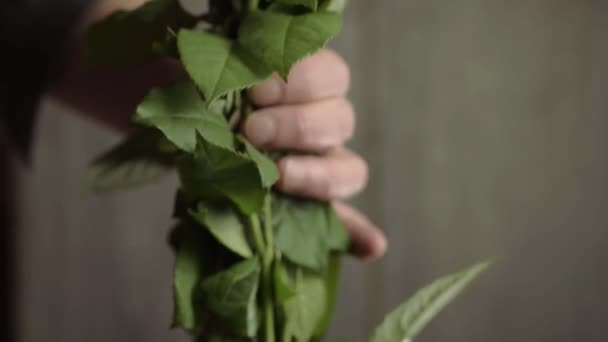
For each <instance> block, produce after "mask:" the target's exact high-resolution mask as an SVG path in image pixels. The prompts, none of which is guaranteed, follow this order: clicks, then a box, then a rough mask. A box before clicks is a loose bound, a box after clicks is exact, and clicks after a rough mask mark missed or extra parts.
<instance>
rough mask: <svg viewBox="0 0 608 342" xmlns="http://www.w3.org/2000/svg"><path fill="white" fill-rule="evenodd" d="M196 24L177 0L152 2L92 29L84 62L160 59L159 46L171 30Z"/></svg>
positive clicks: (137, 62)
mask: <svg viewBox="0 0 608 342" xmlns="http://www.w3.org/2000/svg"><path fill="white" fill-rule="evenodd" d="M195 23H196V19H195V18H193V17H192V16H190V15H189V14H188V13H186V12H185V11H184V10H183V9H182V7H181V5H180V4H179V1H177V0H152V1H148V2H146V3H145V4H143V5H142V6H141V7H139V8H137V9H135V10H133V11H122V10H121V11H117V12H114V13H113V14H112V15H110V16H109V17H108V18H107V19H105V20H103V21H101V22H99V23H96V24H94V25H93V26H92V27H91V28H90V30H89V32H88V37H87V39H86V45H85V49H84V53H83V54H84V59H85V61H87V62H89V63H106V64H118V65H129V64H139V63H144V62H149V61H151V60H154V59H156V58H158V57H160V55H159V54H158V53H157V50H156V48H155V46H157V45H158V44H162V43H163V42H164V41H165V40H166V37H167V32H168V30H169V29H176V28H179V27H189V26H192V25H194V24H195Z"/></svg>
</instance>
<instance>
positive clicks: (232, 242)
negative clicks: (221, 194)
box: [190, 204, 253, 258]
mask: <svg viewBox="0 0 608 342" xmlns="http://www.w3.org/2000/svg"><path fill="white" fill-rule="evenodd" d="M190 214H191V215H192V217H193V218H194V220H195V221H196V222H198V223H199V224H201V225H203V226H205V228H207V229H208V230H209V232H210V233H211V234H212V235H213V236H214V237H215V238H216V239H217V240H218V241H219V242H220V243H221V244H222V245H224V246H225V247H226V248H228V249H229V250H231V251H233V252H234V253H236V254H238V255H240V256H242V257H244V258H250V257H252V256H253V251H252V250H251V247H250V246H249V241H248V239H247V233H246V231H245V225H244V224H243V222H241V220H240V218H239V216H238V213H237V212H236V211H235V210H233V209H232V208H230V207H228V206H224V207H217V206H212V205H203V204H200V205H199V207H198V209H197V210H196V211H194V210H193V211H191V212H190Z"/></svg>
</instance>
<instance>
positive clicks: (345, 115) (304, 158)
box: [243, 50, 387, 259]
mask: <svg viewBox="0 0 608 342" xmlns="http://www.w3.org/2000/svg"><path fill="white" fill-rule="evenodd" d="M349 86H350V72H349V68H348V66H347V64H346V63H345V61H344V60H343V59H342V58H341V57H340V56H338V55H337V54H336V53H335V52H333V51H331V50H322V51H320V52H318V53H316V54H314V55H312V56H310V57H307V58H305V59H304V60H302V61H300V62H299V63H298V64H296V66H294V68H293V70H292V71H291V73H290V74H289V77H288V82H287V83H285V82H283V81H282V80H281V79H280V78H279V77H278V76H273V77H271V78H270V79H268V80H266V81H265V82H264V83H262V84H260V85H258V86H256V87H254V88H253V89H252V90H251V92H250V97H251V99H252V101H253V102H254V104H255V105H257V106H258V107H259V108H260V109H258V110H257V111H255V112H254V113H253V114H252V115H251V116H250V117H249V118H248V119H247V121H246V122H245V124H244V125H243V132H244V133H245V135H246V136H247V138H248V139H249V140H250V141H251V142H252V143H253V144H254V145H256V146H258V147H260V148H262V149H266V150H273V149H283V150H285V149H288V150H297V151H304V152H310V153H314V155H290V156H287V157H284V158H282V159H280V160H279V161H278V167H279V171H280V174H281V177H280V179H279V182H278V183H277V185H276V186H277V188H278V189H279V190H280V191H282V192H285V193H288V194H293V195H297V196H306V197H311V198H316V199H321V200H327V201H332V203H333V204H334V208H335V210H336V212H337V214H338V216H339V217H340V218H341V220H342V222H343V223H344V224H345V226H346V228H347V230H348V232H349V235H350V238H351V242H352V249H353V252H354V253H355V254H356V255H358V256H360V257H362V258H366V259H373V258H377V257H380V256H382V255H383V254H384V252H385V250H386V247H387V242H386V239H385V237H384V235H383V234H382V232H381V231H380V229H378V227H376V226H375V225H374V224H373V223H372V222H371V221H370V220H369V219H367V218H366V217H365V216H364V215H363V214H361V213H360V212H358V211H357V210H355V209H354V208H352V207H350V206H349V205H347V204H345V203H344V202H343V200H345V199H347V198H349V197H351V196H353V195H356V194H357V193H359V192H360V191H361V190H363V189H364V188H365V185H366V183H367V177H368V168H367V163H366V162H365V160H364V159H363V158H361V157H360V156H359V155H357V154H356V153H354V152H353V151H351V150H349V149H348V148H346V147H345V146H344V144H345V143H346V142H347V141H348V140H349V139H350V138H351V137H352V136H353V133H354V130H355V113H354V110H353V106H352V105H351V103H350V101H349V100H348V99H347V98H346V94H347V92H348V89H349Z"/></svg>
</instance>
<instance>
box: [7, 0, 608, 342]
mask: <svg viewBox="0 0 608 342" xmlns="http://www.w3.org/2000/svg"><path fill="white" fill-rule="evenodd" d="M606 18H608V2H605V1H594V0H579V1H572V0H508V1H507V0H462V1H447V0H443V1H440V0H377V1H373V2H372V1H353V2H352V4H351V6H350V7H349V9H348V12H347V16H346V23H345V31H344V33H343V34H342V35H341V37H340V38H339V39H338V41H337V42H336V43H335V47H336V48H337V49H338V50H339V51H340V52H342V53H343V54H344V55H345V56H346V58H347V59H348V60H349V62H350V63H351V65H352V69H353V81H354V87H353V90H352V93H351V94H352V98H353V100H354V102H355V103H356V106H357V109H358V112H359V133H358V135H357V137H356V139H355V141H354V143H353V145H354V146H355V148H356V149H357V150H358V151H360V152H361V153H363V154H364V155H365V156H366V157H367V158H368V160H369V161H370V163H371V167H372V179H371V184H370V187H369V189H368V190H367V192H366V193H365V194H364V195H363V196H361V197H360V198H359V199H358V200H357V203H358V205H359V206H360V207H361V208H364V209H365V210H366V211H367V212H368V213H369V214H370V215H371V216H372V217H373V218H374V219H375V220H376V221H377V222H378V223H380V224H381V225H382V226H383V227H384V228H385V229H386V231H387V234H388V236H389V238H390V242H391V250H390V253H389V254H388V255H387V257H386V258H385V260H384V261H383V262H380V263H375V264H362V263H360V262H357V261H353V260H349V261H348V262H347V265H346V269H345V276H344V278H343V281H342V292H341V299H340V308H339V309H338V312H337V316H336V319H335V324H334V327H333V331H332V335H333V336H349V337H352V338H353V340H354V341H365V340H366V338H367V336H368V335H369V332H370V331H371V329H372V328H373V326H374V325H375V324H376V323H377V322H378V321H379V320H380V319H381V317H382V315H383V313H384V312H385V311H386V310H388V309H389V308H391V307H393V306H394V305H396V304H397V303H398V302H399V301H400V300H401V299H403V298H405V297H407V296H409V295H410V294H411V293H412V292H413V291H414V290H415V289H416V288H418V287H419V286H421V285H423V284H425V283H427V282H429V281H430V280H432V279H434V278H435V277H437V276H439V275H442V274H445V273H450V272H453V271H456V270H459V269H460V268H463V267H465V266H467V265H469V264H471V263H474V262H476V261H478V260H480V259H487V258H493V259H494V260H495V262H496V263H495V266H494V267H493V269H492V270H491V271H490V272H489V273H487V274H486V275H485V276H484V277H483V278H482V279H481V280H480V281H479V282H478V283H476V285H475V286H474V287H473V288H472V289H471V290H470V291H469V292H467V294H466V295H465V296H464V297H462V298H461V299H459V300H458V301H457V302H456V303H455V304H454V305H453V306H451V307H450V308H449V309H448V310H447V311H446V312H445V313H444V314H442V315H441V316H440V317H439V318H438V319H437V320H436V321H435V322H434V323H433V324H432V325H431V326H429V328H428V330H427V331H426V332H425V333H424V335H423V336H421V338H420V339H419V340H418V341H421V342H432V341H463V342H465V341H466V342H470V341H480V342H484V341H493V342H501V341H505V342H507V341H508V342H511V341H535V342H536V341H546V342H561V341H564V342H570V341H586V342H589V341H605V340H606V339H608V327H607V326H606V324H605V321H606V318H605V317H606V316H607V314H608V274H607V267H606V262H607V261H608V153H606V148H607V147H608V135H607V134H606V133H605V131H606V129H607V128H608V116H607V115H606V112H607V111H608V96H607V95H608V94H607V92H608V89H607V87H606V85H605V80H606V79H608V20H607V19H606ZM117 87H120V85H117ZM38 133H39V134H38V142H37V148H36V152H35V168H34V170H33V171H24V170H22V171H21V172H20V175H21V176H20V179H19V185H18V187H19V191H18V198H17V199H16V202H15V203H17V207H18V217H17V219H18V224H19V237H18V238H19V239H18V241H19V243H18V248H17V250H18V255H17V260H18V264H17V267H18V275H19V276H18V285H17V288H18V290H19V296H18V303H19V305H18V308H19V310H18V319H19V326H18V333H19V336H20V341H24V342H37V341H62V342H72V341H73V342H76V341H78V342H80V341H125V342H127V341H148V342H152V341H159V342H161V341H163V342H166V341H179V340H182V336H181V335H180V334H178V333H171V332H169V331H168V330H167V328H168V324H169V319H170V291H169V289H170V274H171V262H172V258H171V254H170V252H169V250H168V248H167V247H166V245H165V231H166V229H167V227H168V226H169V223H170V221H169V215H170V208H171V198H172V196H173V187H174V185H175V182H174V180H173V179H167V180H166V181H164V182H163V183H161V184H158V185H156V186H152V187H148V188H146V189H142V190H138V191H132V192H129V193H118V194H115V195H110V196H108V195H106V196H101V197H99V196H94V195H92V194H91V193H89V192H88V191H87V189H86V188H85V186H84V177H83V176H84V174H85V170H86V165H87V162H88V161H89V160H90V159H91V158H92V157H93V156H95V155H96V154H97V153H98V152H100V151H102V150H104V149H105V148H107V147H108V146H110V145H111V144H112V143H113V142H114V141H116V140H117V137H116V136H113V135H112V134H110V133H109V132H106V131H103V130H102V129H101V128H99V127H96V126H95V125H94V124H93V123H90V122H85V121H83V120H82V119H80V118H77V117H76V116H74V115H71V114H69V111H68V110H66V109H65V108H62V107H60V106H57V105H54V104H52V103H49V104H47V106H46V107H45V109H44V115H43V116H42V117H41V120H40V125H39V129H38Z"/></svg>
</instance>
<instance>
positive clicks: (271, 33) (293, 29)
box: [239, 11, 342, 80]
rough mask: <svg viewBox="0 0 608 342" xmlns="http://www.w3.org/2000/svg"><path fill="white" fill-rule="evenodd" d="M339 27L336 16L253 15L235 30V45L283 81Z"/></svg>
mask: <svg viewBox="0 0 608 342" xmlns="http://www.w3.org/2000/svg"><path fill="white" fill-rule="evenodd" d="M341 25H342V19H341V17H340V15H338V14H336V13H330V12H317V13H310V14H304V15H288V14H283V13H273V12H265V11H264V12H263V11H257V12H252V13H250V14H249V15H248V16H247V17H246V18H245V20H244V22H243V23H242V24H241V27H240V29H239V44H240V45H242V46H243V47H244V48H245V49H247V51H249V53H251V54H252V55H253V56H254V57H255V58H256V59H258V60H261V61H264V62H265V63H266V64H267V65H268V66H269V67H270V68H271V69H272V70H274V71H278V73H279V74H280V75H281V76H282V77H283V78H284V79H285V80H287V76H288V74H289V71H290V70H291V67H292V66H293V65H294V64H295V63H296V62H298V61H299V60H300V59H302V58H304V57H305V56H307V55H310V54H312V53H314V52H316V51H317V50H319V49H321V48H322V47H323V46H325V44H326V43H327V42H328V41H329V40H330V39H331V38H332V37H333V36H335V35H336V34H337V33H338V32H339V31H340V27H341Z"/></svg>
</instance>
